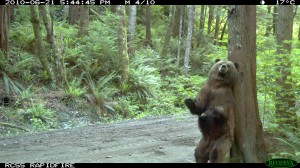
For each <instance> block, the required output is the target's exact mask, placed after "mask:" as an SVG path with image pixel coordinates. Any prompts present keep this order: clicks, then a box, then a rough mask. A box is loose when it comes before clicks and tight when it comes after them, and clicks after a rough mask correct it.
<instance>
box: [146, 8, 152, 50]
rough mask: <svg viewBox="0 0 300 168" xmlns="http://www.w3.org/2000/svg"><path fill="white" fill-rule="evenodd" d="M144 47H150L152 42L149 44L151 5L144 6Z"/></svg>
mask: <svg viewBox="0 0 300 168" xmlns="http://www.w3.org/2000/svg"><path fill="white" fill-rule="evenodd" d="M146 45H147V46H152V42H151V5H146Z"/></svg>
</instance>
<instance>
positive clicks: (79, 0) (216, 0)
mask: <svg viewBox="0 0 300 168" xmlns="http://www.w3.org/2000/svg"><path fill="white" fill-rule="evenodd" d="M0 2H1V5H292V4H293V5H297V2H296V0H1V1H0Z"/></svg>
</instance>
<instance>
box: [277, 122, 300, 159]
mask: <svg viewBox="0 0 300 168" xmlns="http://www.w3.org/2000/svg"><path fill="white" fill-rule="evenodd" d="M293 130H297V128H290V127H288V126H286V127H283V128H282V129H279V130H277V133H280V134H281V136H280V137H274V140H276V141H277V142H278V146H285V148H283V149H280V148H279V150H277V151H276V152H274V153H271V156H272V158H290V159H293V160H296V161H298V162H299V161H300V159H299V158H300V132H299V131H293Z"/></svg>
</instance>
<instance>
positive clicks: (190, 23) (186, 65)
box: [183, 5, 195, 76]
mask: <svg viewBox="0 0 300 168" xmlns="http://www.w3.org/2000/svg"><path fill="white" fill-rule="evenodd" d="M194 10H195V5H188V12H189V13H188V34H187V38H186V50H185V54H184V69H183V74H184V75H185V76H188V70H189V59H190V52H191V43H192V37H193V29H194Z"/></svg>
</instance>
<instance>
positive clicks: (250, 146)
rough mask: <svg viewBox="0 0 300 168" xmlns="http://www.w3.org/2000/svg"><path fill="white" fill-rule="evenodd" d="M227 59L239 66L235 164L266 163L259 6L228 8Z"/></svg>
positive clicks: (236, 99) (233, 148) (232, 6)
mask: <svg viewBox="0 0 300 168" xmlns="http://www.w3.org/2000/svg"><path fill="white" fill-rule="evenodd" d="M228 57H229V60H231V61H234V62H237V63H238V64H239V69H238V72H239V74H238V80H237V83H236V85H235V86H234V88H233V94H234V98H235V133H234V138H235V140H234V143H233V146H232V156H231V157H232V162H246V163H252V162H265V161H266V160H267V153H266V149H265V143H264V136H263V128H262V123H261V120H260V116H259V113H258V104H257V92H256V6H246V5H236V6H235V5H231V6H229V8H228Z"/></svg>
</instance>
